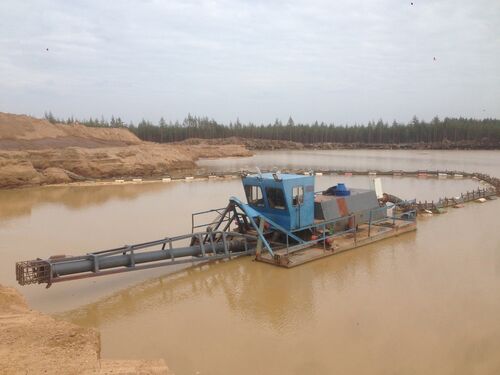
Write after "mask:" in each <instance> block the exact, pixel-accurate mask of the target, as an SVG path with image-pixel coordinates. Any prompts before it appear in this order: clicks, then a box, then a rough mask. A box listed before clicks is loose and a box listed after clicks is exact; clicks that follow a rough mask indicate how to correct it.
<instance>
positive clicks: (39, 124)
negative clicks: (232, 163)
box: [0, 113, 251, 188]
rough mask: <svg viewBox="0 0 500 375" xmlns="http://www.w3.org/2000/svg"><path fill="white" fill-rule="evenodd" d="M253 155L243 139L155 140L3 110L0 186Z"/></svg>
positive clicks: (165, 170) (157, 171) (164, 169)
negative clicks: (235, 141)
mask: <svg viewBox="0 0 500 375" xmlns="http://www.w3.org/2000/svg"><path fill="white" fill-rule="evenodd" d="M250 155H251V153H250V151H248V150H247V149H246V148H245V146H244V145H242V144H218V143H215V142H213V143H211V144H209V143H208V142H203V141H200V142H196V144H194V143H191V144H190V143H179V144H157V143H151V142H143V141H141V140H139V139H138V138H137V137H136V136H135V135H134V134H132V133H131V132H129V131H128V130H127V129H112V128H89V127H85V126H83V125H65V124H51V123H50V122H48V121H46V120H40V119H35V118H33V117H29V116H24V115H12V114H6V113H0V188H2V187H4V188H5V187H20V186H34V185H42V184H57V183H68V182H72V181H79V180H87V179H106V178H117V177H120V178H121V177H152V176H162V175H166V174H169V173H171V172H173V171H177V170H181V169H192V168H195V167H196V160H197V159H198V158H201V157H211V158H212V157H227V156H250Z"/></svg>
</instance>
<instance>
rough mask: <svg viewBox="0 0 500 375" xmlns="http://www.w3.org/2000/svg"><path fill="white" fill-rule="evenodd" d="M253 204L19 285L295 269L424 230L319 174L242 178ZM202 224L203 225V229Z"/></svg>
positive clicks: (27, 274)
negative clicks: (246, 263) (321, 181)
mask: <svg viewBox="0 0 500 375" xmlns="http://www.w3.org/2000/svg"><path fill="white" fill-rule="evenodd" d="M242 183H243V187H244V191H245V195H246V201H247V203H243V202H242V201H241V200H240V199H238V198H235V197H231V198H230V199H229V203H228V205H227V206H226V207H224V208H219V209H212V210H208V211H202V212H197V213H193V214H192V228H191V233H189V234H186V235H182V236H176V237H167V238H162V239H159V240H156V241H151V242H145V243H139V244H135V245H125V246H121V247H117V248H114V249H109V250H102V251H95V252H90V253H87V254H85V255H81V256H64V255H58V256H52V257H49V258H47V259H36V260H29V261H22V262H17V263H16V278H17V281H18V282H19V284H21V285H28V284H47V287H49V286H51V285H52V284H53V283H56V282H61V281H68V280H75V279H81V278H88V277H96V276H103V275H110V274H115V273H120V272H127V271H134V270H141V269H148V268H153V267H163V266H169V265H174V264H180V263H197V262H209V261H217V260H221V259H232V258H235V257H239V256H242V255H253V256H254V257H255V259H256V260H257V261H261V262H266V263H270V264H273V265H277V266H281V267H288V268H290V267H294V266H297V265H300V264H303V263H306V262H309V261H313V260H316V259H319V258H323V257H326V256H331V255H333V254H337V253H339V252H342V251H345V250H349V249H353V248H356V247H359V246H362V245H365V244H368V243H372V242H375V241H378V240H382V239H385V238H388V237H393V236H396V235H399V234H402V233H406V232H410V231H413V230H415V229H416V212H415V211H414V210H412V209H411V207H412V206H411V205H409V204H406V202H405V201H400V202H398V203H397V204H396V205H395V204H393V205H388V204H387V202H385V201H384V200H382V199H380V198H381V196H380V194H379V196H377V193H376V191H375V189H350V188H348V187H347V186H346V185H345V184H341V183H339V184H337V185H335V186H332V187H330V188H329V189H327V190H325V191H319V192H317V191H315V176H314V175H311V174H306V175H299V174H281V173H279V172H277V173H260V172H259V173H257V174H245V175H243V176H242ZM200 222H201V223H200Z"/></svg>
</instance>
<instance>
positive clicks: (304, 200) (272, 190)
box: [242, 173, 314, 230]
mask: <svg viewBox="0 0 500 375" xmlns="http://www.w3.org/2000/svg"><path fill="white" fill-rule="evenodd" d="M242 181H243V187H244V189H245V194H246V197H247V202H248V204H249V205H250V206H251V207H252V208H253V209H255V210H256V211H258V212H259V213H261V214H262V215H263V216H266V217H268V218H270V219H271V220H272V221H274V222H275V223H276V224H279V225H280V226H282V227H283V228H285V229H286V230H294V229H299V228H302V227H305V226H308V225H312V224H313V223H314V176H303V175H297V174H281V173H262V174H256V175H248V176H244V177H243V178H242Z"/></svg>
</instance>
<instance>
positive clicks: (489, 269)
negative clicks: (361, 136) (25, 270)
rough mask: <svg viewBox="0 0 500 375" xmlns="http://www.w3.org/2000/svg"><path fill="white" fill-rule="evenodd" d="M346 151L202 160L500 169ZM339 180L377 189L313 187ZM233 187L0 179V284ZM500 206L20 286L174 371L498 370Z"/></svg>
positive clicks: (472, 157) (128, 354) (485, 155)
mask: <svg viewBox="0 0 500 375" xmlns="http://www.w3.org/2000/svg"><path fill="white" fill-rule="evenodd" d="M341 153H342V154H343V155H344V156H345V157H344V159H343V161H339V158H340V157H339V155H338V152H318V153H315V152H312V153H311V152H303V153H299V154H297V153H290V152H279V153H264V154H259V155H257V156H255V157H253V158H249V159H247V158H245V159H230V160H219V161H212V160H211V161H203V163H209V164H210V165H211V167H213V166H216V167H218V168H228V167H230V168H233V167H238V168H239V166H240V165H244V164H245V165H248V166H250V167H252V166H253V165H259V166H261V167H263V168H265V167H266V165H262V164H263V163H264V162H266V163H267V165H268V166H278V167H280V168H283V167H286V166H292V167H311V168H320V167H325V166H326V165H327V164H328V166H331V165H334V166H333V167H342V165H344V166H345V168H347V165H349V167H352V168H355V167H356V168H359V169H371V168H376V166H377V165H379V164H380V160H381V159H384V160H385V163H386V164H384V165H387V169H425V168H429V169H436V168H445V169H450V170H453V169H460V170H462V169H465V170H466V171H471V172H472V171H476V170H480V171H484V172H488V173H491V174H495V175H497V176H500V158H499V156H500V153H498V152H470V153H468V152H455V151H453V152H432V151H429V152H426V153H425V154H417V156H415V155H414V153H413V152H400V151H398V152H389V153H387V152H385V151H380V152H375V151H342V152H341ZM308 155H309V156H308ZM340 160H342V159H341V158H340ZM252 163H253V164H252ZM336 163H338V165H337V164H336ZM349 163H350V164H349ZM443 164H445V165H446V166H445V167H443ZM380 169H383V168H380ZM338 181H344V182H346V183H347V184H348V185H350V186H355V187H367V186H368V185H369V178H368V177H364V176H355V177H349V178H346V177H342V176H323V177H318V178H317V180H316V187H317V190H320V189H324V188H326V187H328V186H330V185H332V184H334V183H336V182H338ZM383 184H384V187H385V190H386V191H389V192H391V193H393V194H396V195H399V196H401V197H403V198H413V197H417V198H419V199H423V200H425V199H427V200H432V199H436V198H437V197H438V196H440V195H442V194H446V195H448V196H453V195H457V194H458V193H459V192H461V191H463V190H471V189H473V188H476V187H477V186H478V183H477V182H475V181H472V180H453V179H448V180H438V179H415V178H406V177H403V178H392V177H384V178H383ZM231 195H235V196H239V197H243V189H242V188H241V183H240V181H239V180H238V179H234V180H217V181H194V182H175V183H153V184H137V185H126V186H95V187H46V188H36V189H21V190H11V191H0V254H1V260H2V262H1V263H0V283H2V284H8V285H14V283H15V278H14V277H15V275H14V266H13V265H14V263H15V261H17V260H21V259H31V258H36V257H45V256H48V255H52V254H61V253H65V254H81V253H84V252H88V251H91V250H94V249H102V248H107V247H114V246H116V245H122V244H126V243H134V242H140V241H147V240H150V239H155V238H161V237H164V236H167V235H176V234H182V233H185V232H188V231H190V228H191V216H190V214H191V212H193V211H198V210H203V209H208V208H213V207H222V206H224V205H225V204H226V203H227V198H228V197H229V196H231ZM499 211H500V200H497V201H493V202H488V203H485V204H469V205H467V206H466V207H465V208H461V209H451V210H450V211H449V212H448V213H447V214H445V215H440V216H435V217H426V218H421V219H420V220H419V224H418V225H419V228H418V231H417V232H416V233H411V234H407V235H403V236H400V237H397V238H392V239H389V240H385V241H383V242H379V243H376V244H371V245H368V246H365V247H363V248H360V249H357V250H354V251H350V252H346V253H341V254H338V255H335V256H332V257H329V258H325V259H323V260H320V261H316V262H312V263H309V264H306V265H303V266H300V267H297V268H294V269H290V270H288V269H281V268H276V267H272V266H270V265H267V264H262V263H257V262H254V261H252V259H251V258H250V257H245V258H239V259H237V260H233V261H230V262H221V263H218V264H211V265H205V266H197V267H193V268H189V269H180V267H177V268H175V269H154V270H148V271H138V272H130V273H126V274H120V275H115V276H109V277H103V278H95V279H88V280H79V281H74V282H69V283H61V284H56V285H54V286H53V287H51V288H50V289H48V290H46V289H44V287H43V286H31V287H23V288H21V287H19V288H20V289H21V290H22V292H23V293H24V294H25V295H26V296H27V299H28V302H29V303H30V304H31V306H33V307H34V308H37V309H40V310H42V311H45V312H51V313H55V314H56V316H58V317H63V318H64V319H68V320H71V321H73V322H76V323H78V324H80V325H82V326H87V327H96V328H98V329H99V330H100V331H101V337H102V355H103V356H104V357H107V358H164V359H165V360H166V361H167V363H168V364H169V366H170V367H171V369H172V370H173V371H174V372H175V373H176V374H178V375H182V374H197V373H199V374H235V373H238V374H256V373H258V374H281V373H291V374H304V373H308V374H332V373H344V374H350V373H355V374H401V373H404V374H428V373H438V374H471V373H475V374H495V373H499V372H500V356H499V355H498V353H500V322H499V318H498V317H499V316H500V298H498V296H499V295H500V235H499V233H498V228H499V223H498V219H497V217H498V212H499Z"/></svg>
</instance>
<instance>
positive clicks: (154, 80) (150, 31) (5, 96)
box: [0, 0, 500, 124]
mask: <svg viewBox="0 0 500 375" xmlns="http://www.w3.org/2000/svg"><path fill="white" fill-rule="evenodd" d="M413 4H414V5H411V2H410V1H404V0H399V1H394V0H381V1H375V0H345V1H334V0H325V1H313V0H304V1H273V0H268V1H265V0H232V1H190V0H164V1H159V0H157V1H153V0H152V1H131V0H129V1H101V0H96V1H76V0H71V1H63V0H61V1H48V0H37V1H21V0H2V1H1V2H0V15H1V22H0V111H3V112H14V113H26V114H32V115H35V116H42V115H43V113H44V111H48V110H51V111H52V112H53V113H54V114H55V115H56V116H64V117H66V116H71V115H74V116H77V117H88V116H93V117H96V116H97V117H101V115H102V116H104V117H105V118H108V119H109V118H110V117H111V115H112V114H114V115H115V116H121V117H122V119H124V120H126V121H134V122H137V121H139V120H140V119H141V118H146V119H149V120H152V121H157V120H158V119H159V118H160V116H164V117H165V119H167V120H176V119H179V120H182V119H183V118H184V117H185V116H186V115H187V114H188V113H191V114H193V115H206V116H209V117H212V118H215V119H216V120H218V121H222V122H226V123H227V122H229V121H231V120H235V119H236V118H237V117H239V119H240V121H242V122H248V121H253V122H256V123H261V122H265V123H267V122H273V121H274V120H275V119H276V118H280V119H282V120H283V121H286V120H287V119H288V117H289V116H292V117H293V119H294V120H295V122H312V121H315V120H318V121H325V122H335V123H338V124H344V123H348V124H353V123H356V122H357V123H360V122H367V121H369V120H372V119H373V120H377V119H379V118H383V119H384V120H387V121H389V122H390V121H392V120H393V119H397V120H400V121H409V120H410V119H411V117H412V116H413V115H417V116H418V117H419V118H423V119H427V120H430V119H431V118H432V117H433V116H434V115H439V116H440V117H444V116H466V117H476V118H483V117H497V118H500V1H498V0H449V1H448V0H443V1H439V0H438V1H431V0H420V1H419V0H415V1H414V2H413ZM47 49H48V50H47Z"/></svg>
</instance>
